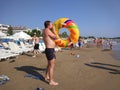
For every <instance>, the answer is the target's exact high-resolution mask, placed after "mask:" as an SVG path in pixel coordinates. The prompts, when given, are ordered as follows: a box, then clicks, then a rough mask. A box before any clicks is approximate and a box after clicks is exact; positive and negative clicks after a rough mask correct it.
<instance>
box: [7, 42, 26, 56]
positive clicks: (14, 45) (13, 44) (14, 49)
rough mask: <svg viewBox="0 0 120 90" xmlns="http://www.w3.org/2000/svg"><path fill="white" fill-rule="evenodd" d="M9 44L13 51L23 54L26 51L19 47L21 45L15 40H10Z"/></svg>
mask: <svg viewBox="0 0 120 90" xmlns="http://www.w3.org/2000/svg"><path fill="white" fill-rule="evenodd" d="M8 44H9V48H10V50H11V51H12V52H13V53H17V54H22V53H24V51H23V50H22V49H20V48H19V46H18V45H17V44H15V43H14V42H8Z"/></svg>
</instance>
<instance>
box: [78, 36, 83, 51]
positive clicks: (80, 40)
mask: <svg viewBox="0 0 120 90" xmlns="http://www.w3.org/2000/svg"><path fill="white" fill-rule="evenodd" d="M82 45H83V41H82V39H81V38H80V39H79V40H78V46H79V49H81V48H82Z"/></svg>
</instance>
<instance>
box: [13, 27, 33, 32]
mask: <svg viewBox="0 0 120 90" xmlns="http://www.w3.org/2000/svg"><path fill="white" fill-rule="evenodd" d="M12 28H13V34H14V33H18V32H21V31H23V32H24V31H26V32H28V31H31V30H32V29H30V28H27V27H25V26H12Z"/></svg>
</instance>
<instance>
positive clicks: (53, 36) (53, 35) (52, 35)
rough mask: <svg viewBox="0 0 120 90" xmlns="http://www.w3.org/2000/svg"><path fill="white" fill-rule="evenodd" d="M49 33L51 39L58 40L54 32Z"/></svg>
mask: <svg viewBox="0 0 120 90" xmlns="http://www.w3.org/2000/svg"><path fill="white" fill-rule="evenodd" d="M47 33H48V35H49V36H50V37H51V38H53V39H56V38H57V36H56V35H55V34H54V33H53V32H52V31H48V32H47Z"/></svg>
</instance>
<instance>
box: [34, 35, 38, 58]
mask: <svg viewBox="0 0 120 90" xmlns="http://www.w3.org/2000/svg"><path fill="white" fill-rule="evenodd" d="M33 42H34V51H33V57H36V55H37V54H38V53H39V51H38V50H39V38H38V37H37V36H36V33H34V37H33Z"/></svg>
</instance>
